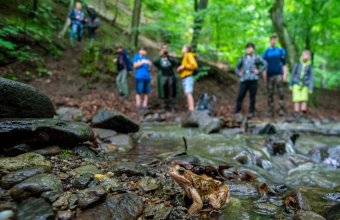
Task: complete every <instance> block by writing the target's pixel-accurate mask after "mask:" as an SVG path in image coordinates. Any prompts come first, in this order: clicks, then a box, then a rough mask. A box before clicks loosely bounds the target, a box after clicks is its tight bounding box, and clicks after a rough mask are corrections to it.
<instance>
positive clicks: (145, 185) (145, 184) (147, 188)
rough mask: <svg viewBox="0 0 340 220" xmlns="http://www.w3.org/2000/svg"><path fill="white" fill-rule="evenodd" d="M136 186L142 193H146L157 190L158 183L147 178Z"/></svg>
mask: <svg viewBox="0 0 340 220" xmlns="http://www.w3.org/2000/svg"><path fill="white" fill-rule="evenodd" d="M138 186H139V187H140V188H142V189H143V191H144V192H146V193H148V192H152V191H155V190H156V189H158V187H159V183H158V182H157V180H156V179H154V178H151V177H148V176H147V177H144V178H142V179H141V180H140V181H139V182H138Z"/></svg>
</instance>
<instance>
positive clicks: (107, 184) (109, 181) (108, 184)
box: [100, 178, 120, 192]
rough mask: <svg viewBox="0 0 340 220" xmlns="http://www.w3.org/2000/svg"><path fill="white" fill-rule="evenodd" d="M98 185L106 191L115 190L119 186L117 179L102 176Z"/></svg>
mask: <svg viewBox="0 0 340 220" xmlns="http://www.w3.org/2000/svg"><path fill="white" fill-rule="evenodd" d="M100 185H101V186H102V187H104V189H105V190H106V191H108V192H112V191H115V190H116V189H118V188H119V187H120V184H119V181H118V179H115V178H103V179H102V180H100Z"/></svg>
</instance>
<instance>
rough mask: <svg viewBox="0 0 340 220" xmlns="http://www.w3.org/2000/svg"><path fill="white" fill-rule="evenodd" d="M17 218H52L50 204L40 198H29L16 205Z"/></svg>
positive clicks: (25, 219) (19, 219) (27, 219)
mask: <svg viewBox="0 0 340 220" xmlns="http://www.w3.org/2000/svg"><path fill="white" fill-rule="evenodd" d="M16 219H18V220H32V219H34V220H38V219H39V220H47V219H54V213H53V210H52V206H51V205H50V204H48V203H47V202H45V200H43V199H41V198H29V199H27V200H24V201H22V202H21V203H20V205H19V206H18V211H17V215H16Z"/></svg>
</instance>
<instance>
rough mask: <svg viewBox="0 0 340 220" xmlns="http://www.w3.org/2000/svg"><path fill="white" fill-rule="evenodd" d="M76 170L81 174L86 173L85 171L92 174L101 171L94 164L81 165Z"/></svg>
mask: <svg viewBox="0 0 340 220" xmlns="http://www.w3.org/2000/svg"><path fill="white" fill-rule="evenodd" d="M74 172H76V173H78V174H80V175H82V174H85V173H91V174H98V173H101V171H100V170H99V169H98V168H97V167H96V166H94V165H85V166H80V167H78V168H76V169H74Z"/></svg>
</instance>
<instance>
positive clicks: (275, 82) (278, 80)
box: [267, 75, 285, 112]
mask: <svg viewBox="0 0 340 220" xmlns="http://www.w3.org/2000/svg"><path fill="white" fill-rule="evenodd" d="M275 88H277V91H278V95H279V107H280V110H282V111H284V99H285V85H284V82H283V80H282V76H281V75H279V76H271V77H268V80H267V95H268V108H269V112H273V110H274V93H275Z"/></svg>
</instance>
